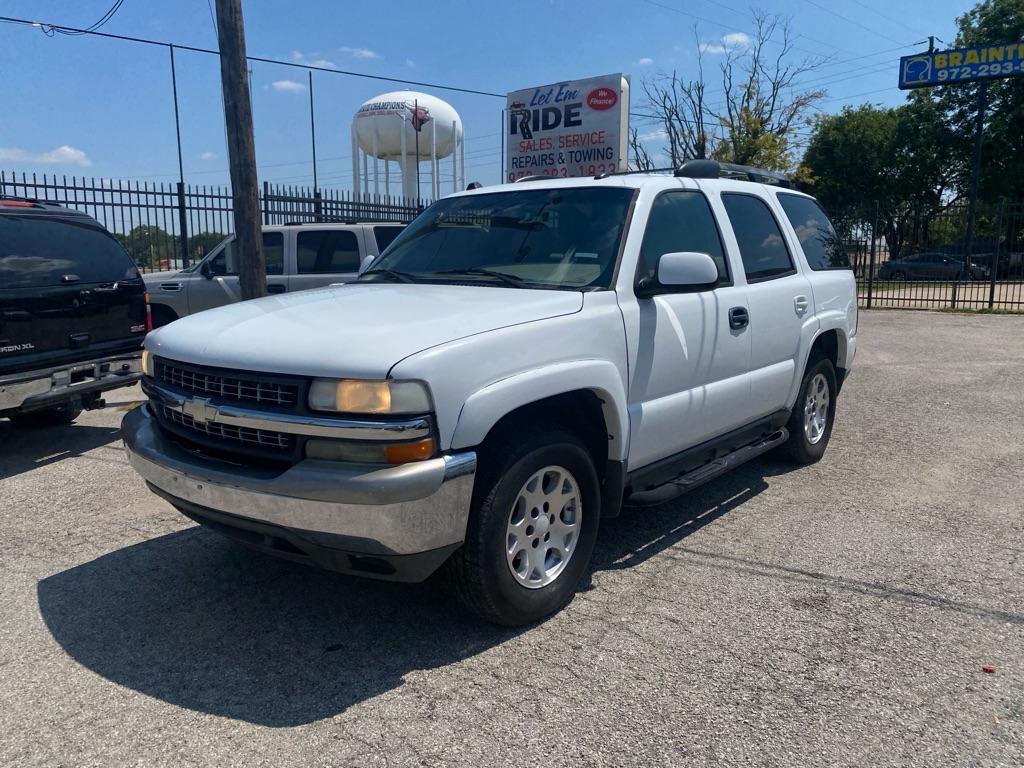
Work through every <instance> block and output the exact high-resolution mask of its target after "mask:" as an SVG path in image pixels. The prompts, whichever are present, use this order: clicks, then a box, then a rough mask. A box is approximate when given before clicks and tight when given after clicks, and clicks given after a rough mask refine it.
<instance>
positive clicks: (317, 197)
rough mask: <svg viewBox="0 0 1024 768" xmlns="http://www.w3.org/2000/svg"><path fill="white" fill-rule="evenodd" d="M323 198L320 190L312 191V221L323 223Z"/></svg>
mask: <svg viewBox="0 0 1024 768" xmlns="http://www.w3.org/2000/svg"><path fill="white" fill-rule="evenodd" d="M323 220H324V216H323V196H322V195H321V194H320V190H319V189H316V188H314V189H313V221H323Z"/></svg>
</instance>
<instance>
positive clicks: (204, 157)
mask: <svg viewBox="0 0 1024 768" xmlns="http://www.w3.org/2000/svg"><path fill="white" fill-rule="evenodd" d="M199 159H200V160H216V159H217V155H215V154H214V153H213V152H203V154H201V155H200V156H199Z"/></svg>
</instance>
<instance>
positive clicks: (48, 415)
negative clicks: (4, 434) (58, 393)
mask: <svg viewBox="0 0 1024 768" xmlns="http://www.w3.org/2000/svg"><path fill="white" fill-rule="evenodd" d="M81 414H82V406H80V405H72V404H70V403H65V404H64V405H57V406H54V407H53V408H44V409H42V410H38V411H26V412H24V413H21V412H15V413H12V414H11V415H10V416H9V417H8V418H9V419H10V420H11V423H12V424H14V425H15V426H17V427H22V428H24V429H32V428H33V427H59V426H62V425H63V426H66V425H68V424H70V423H71V422H73V421H74V420H75V419H77V418H78V417H79V416H80V415H81Z"/></svg>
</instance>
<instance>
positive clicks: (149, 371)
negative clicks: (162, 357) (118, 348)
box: [142, 349, 153, 379]
mask: <svg viewBox="0 0 1024 768" xmlns="http://www.w3.org/2000/svg"><path fill="white" fill-rule="evenodd" d="M142 372H143V373H144V374H145V375H146V376H149V378H151V379H152V378H153V354H152V353H151V352H150V351H149V350H148V349H144V350H142Z"/></svg>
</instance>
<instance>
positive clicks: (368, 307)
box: [146, 283, 583, 378]
mask: <svg viewBox="0 0 1024 768" xmlns="http://www.w3.org/2000/svg"><path fill="white" fill-rule="evenodd" d="M582 307H583V294H582V293H579V292H576V291H552V290H530V289H522V288H505V287H484V286H462V285H423V284H408V285H407V284H397V283H350V284H348V285H338V286H331V287H328V288H323V289H319V290H312V291H301V292H298V293H293V294H286V295H283V296H267V297H265V298H262V299H257V300H255V301H245V302H240V303H238V304H230V305H228V306H224V307H219V308H217V309H211V310H208V311H206V312H200V313H198V314H196V315H191V316H190V317H185V318H183V319H181V320H178V321H176V322H173V323H171V324H170V325H167V326H165V327H163V328H161V329H159V330H157V331H154V332H153V333H151V334H150V335H149V336H148V337H147V339H146V347H147V348H149V349H150V350H151V351H152V352H153V353H154V354H157V355H160V356H163V357H168V358H171V359H174V360H179V361H182V362H192V363H198V364H203V365H211V366H217V367H221V368H232V369H238V370H258V371H267V372H272V373H292V374H299V375H303V376H339V377H342V376H344V377H352V378H375V377H376V378H381V377H384V376H386V375H387V373H388V371H389V370H390V369H391V367H392V366H393V365H394V364H395V363H397V362H398V361H399V360H402V359H403V358H405V357H408V356H409V355H412V354H415V353H417V352H421V351H423V350H425V349H428V348H430V347H434V346H437V345H440V344H445V343H448V342H452V341H457V340H458V339H462V338H466V337H468V336H473V335H476V334H480V333H486V332H487V331H493V330H497V329H498V328H505V327H508V326H510V325H518V324H520V323H529V322H533V321H536V320H544V319H546V318H550V317H557V316H559V315H567V314H572V313H574V312H579V311H580V309H582Z"/></svg>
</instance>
